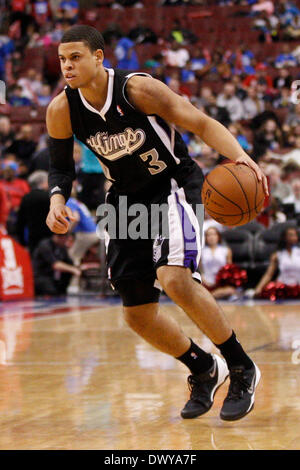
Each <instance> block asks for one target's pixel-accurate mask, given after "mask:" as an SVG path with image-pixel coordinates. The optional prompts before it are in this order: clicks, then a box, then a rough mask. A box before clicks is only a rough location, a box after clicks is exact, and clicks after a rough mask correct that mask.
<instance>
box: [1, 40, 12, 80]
mask: <svg viewBox="0 0 300 470" xmlns="http://www.w3.org/2000/svg"><path fill="white" fill-rule="evenodd" d="M14 50H15V44H14V41H12V40H11V39H10V37H9V36H8V35H6V34H1V33H0V80H4V81H5V80H6V62H7V61H8V60H9V58H10V57H11V54H12V53H13V52H14Z"/></svg>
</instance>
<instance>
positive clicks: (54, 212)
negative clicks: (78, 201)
mask: <svg viewBox="0 0 300 470" xmlns="http://www.w3.org/2000/svg"><path fill="white" fill-rule="evenodd" d="M67 217H68V219H69V220H70V221H75V220H76V217H75V216H74V215H73V212H72V211H71V209H70V208H69V207H67V206H65V205H64V204H57V205H55V206H53V207H51V208H50V210H49V214H48V216H47V219H46V224H47V225H48V227H49V229H50V230H51V231H52V232H54V233H57V234H64V233H67V231H68V230H69V226H70V222H69V221H68V220H67Z"/></svg>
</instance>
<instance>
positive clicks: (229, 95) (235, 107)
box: [217, 83, 244, 122]
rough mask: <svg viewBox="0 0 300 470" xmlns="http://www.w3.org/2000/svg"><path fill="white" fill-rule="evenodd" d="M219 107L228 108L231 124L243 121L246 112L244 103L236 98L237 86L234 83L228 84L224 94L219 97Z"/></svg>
mask: <svg viewBox="0 0 300 470" xmlns="http://www.w3.org/2000/svg"><path fill="white" fill-rule="evenodd" d="M217 105H218V106H220V107H223V108H226V109H227V111H228V113H229V116H230V120H231V122H235V121H239V120H240V119H243V115H244V110H243V104H242V101H241V100H240V99H239V98H238V97H237V96H235V86H234V84H233V83H226V85H225V86H224V88H223V93H220V94H219V95H218V97H217Z"/></svg>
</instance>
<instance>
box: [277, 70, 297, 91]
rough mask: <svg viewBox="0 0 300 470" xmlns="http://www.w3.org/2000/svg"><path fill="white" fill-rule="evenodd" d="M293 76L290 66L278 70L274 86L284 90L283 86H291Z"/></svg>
mask: <svg viewBox="0 0 300 470" xmlns="http://www.w3.org/2000/svg"><path fill="white" fill-rule="evenodd" d="M292 81H293V77H292V75H291V74H290V70H289V69H288V68H285V67H282V68H280V69H279V71H278V75H277V76H276V77H275V78H274V88H276V89H277V90H282V89H283V88H290V87H291V84H292Z"/></svg>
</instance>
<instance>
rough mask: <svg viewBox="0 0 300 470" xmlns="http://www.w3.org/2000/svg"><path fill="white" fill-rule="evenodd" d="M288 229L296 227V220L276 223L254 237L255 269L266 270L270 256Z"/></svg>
mask: <svg viewBox="0 0 300 470" xmlns="http://www.w3.org/2000/svg"><path fill="white" fill-rule="evenodd" d="M288 227H297V221H296V220H289V221H288V222H283V223H278V224H275V225H273V226H272V227H271V228H269V229H266V230H263V231H261V232H257V233H256V234H255V235H254V265H255V268H256V269H259V270H261V269H266V268H267V267H268V265H269V261H270V256H271V254H272V253H274V252H275V251H276V250H277V247H278V243H279V240H280V237H281V234H282V232H283V231H284V230H285V229H286V228H288Z"/></svg>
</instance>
